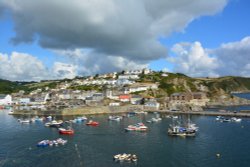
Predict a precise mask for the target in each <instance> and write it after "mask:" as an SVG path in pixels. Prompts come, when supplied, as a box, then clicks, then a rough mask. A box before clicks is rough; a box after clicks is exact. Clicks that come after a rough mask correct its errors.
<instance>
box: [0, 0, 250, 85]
mask: <svg viewBox="0 0 250 167" xmlns="http://www.w3.org/2000/svg"><path fill="white" fill-rule="evenodd" d="M23 2H25V3H27V4H29V7H32V9H35V8H36V7H39V8H40V7H41V9H45V11H46V9H48V16H47V17H45V16H44V17H43V16H41V14H40V15H39V10H38V11H36V10H32V9H31V8H28V7H27V6H25V5H23V4H25V3H22V2H21V1H20V0H18V1H16V2H15V3H16V4H15V5H16V6H18V7H20V9H23V10H16V8H14V7H13V6H14V5H12V4H11V3H8V1H5V0H4V1H3V2H2V4H1V3H0V12H1V6H2V8H3V9H5V10H4V11H3V13H4V14H3V15H2V16H1V19H0V26H1V31H0V36H1V38H0V55H4V54H5V55H8V56H7V57H8V60H4V59H3V58H2V59H1V57H0V65H1V63H2V64H5V66H6V67H5V68H3V67H2V68H0V70H1V71H2V72H3V73H4V74H1V75H0V78H4V79H10V80H36V79H38V80H39V79H53V78H65V77H68V78H72V77H74V76H76V75H90V74H95V73H104V72H112V71H116V70H118V71H119V70H122V69H123V68H125V69H132V68H143V67H149V68H151V69H153V70H162V69H164V70H167V71H170V72H182V73H185V74H187V75H190V76H194V77H200V76H206V75H208V76H211V77H217V76H223V75H240V76H248V74H247V71H248V69H250V62H249V57H250V53H249V49H248V47H247V46H248V44H249V41H250V39H249V38H248V37H249V35H250V32H249V31H250V23H249V21H248V18H250V12H249V7H250V1H247V0H229V1H226V0H218V1H216V0H211V2H206V1H203V2H201V3H200V4H198V6H196V4H195V3H193V2H192V4H191V2H190V4H189V5H190V6H191V7H189V8H187V9H186V7H185V6H187V3H186V4H183V6H182V4H181V3H182V1H179V4H178V5H180V7H182V8H184V9H183V10H184V11H185V12H186V13H185V12H184V14H187V15H188V14H190V16H189V17H184V16H183V15H182V14H181V12H182V11H178V8H176V4H175V5H173V6H171V5H172V2H171V1H169V2H166V8H163V7H164V6H163V5H161V6H163V7H162V9H161V8H160V7H161V6H157V5H158V4H157V3H158V2H155V1H152V4H153V5H152V4H151V5H150V6H149V7H148V8H147V5H148V4H147V3H146V2H145V3H144V2H143V3H136V4H134V6H135V7H134V8H135V9H130V8H131V7H130V6H129V4H127V3H126V2H121V3H120V2H119V3H118V2H117V3H116V2H114V4H112V5H113V6H115V7H114V11H116V10H115V9H116V7H117V9H119V10H120V9H121V7H122V9H123V8H124V10H126V8H127V9H129V10H132V11H131V12H130V13H129V12H127V13H126V12H122V13H121V14H120V13H119V14H117V16H115V17H114V15H115V14H116V13H115V12H114V13H110V11H108V10H105V9H104V8H105V7H107V6H105V5H107V4H105V2H104V1H103V2H102V1H100V4H99V8H100V11H95V10H96V9H95V8H94V9H93V10H92V8H91V7H92V5H93V4H91V2H89V3H90V4H88V5H89V6H84V5H83V6H82V8H81V10H79V11H78V12H82V11H85V12H84V13H83V14H86V20H84V19H82V18H84V17H78V16H76V14H75V10H74V7H77V3H79V4H80V2H81V1H78V0H74V2H75V4H74V3H72V4H70V5H67V4H66V3H65V6H66V5H67V7H66V8H68V11H67V12H66V15H65V16H64V18H65V20H66V21H65V20H64V18H63V17H60V16H55V15H56V14H57V13H53V12H54V11H49V9H50V8H48V7H49V6H50V7H51V4H50V1H43V2H42V1H40V2H39V3H40V4H39V3H37V4H38V6H36V5H37V4H35V3H34V2H32V1H31V0H24V1H23ZM37 2H38V1H37ZM13 3H14V2H13ZM53 5H56V4H53ZM63 5H64V3H60V2H59V1H58V4H57V5H56V6H54V10H55V9H56V10H58V13H60V12H62V13H61V14H62V15H63V14H64V11H63V10H62V9H66V8H65V7H63ZM74 5H76V6H74ZM121 5H123V6H121ZM154 5H155V6H156V7H158V10H159V11H160V10H162V12H161V13H160V12H159V13H158V12H157V11H155V10H154V8H153V7H154ZM192 5H193V6H192ZM61 6H62V8H60V7H61ZM78 6H79V5H78ZM142 6H146V7H145V9H147V12H148V13H146V14H145V12H141V9H142ZM151 6H153V7H152V9H151ZM43 7H44V8H43ZM57 7H58V8H57ZM171 7H172V8H171ZM192 7H193V10H191V11H190V8H191V9H192ZM51 8H52V7H51ZM196 8H200V10H197V11H195V10H196ZM168 10H170V11H175V12H177V13H178V12H179V13H180V14H176V16H175V15H174V16H173V17H174V18H173V20H171V19H170V20H169V19H166V20H164V19H165V18H168V17H172V15H171V14H172V13H171V12H167V11H168ZM41 11H42V10H41ZM117 11H118V10H117ZM193 11H195V12H193ZM203 11H204V12H203ZM32 12H34V13H32ZM88 12H89V13H88ZM50 13H52V14H53V15H52V16H53V17H58V19H56V21H57V20H58V23H54V22H55V20H54V22H51V20H50V16H49V14H50ZM67 13H69V14H67ZM71 14H72V15H71ZM144 14H145V16H144ZM31 15H32V17H31ZM33 15H34V16H33ZM58 15H59V14H58ZM130 15H131V16H132V17H131V16H130ZM71 16H72V17H71ZM146 16H147V17H146ZM148 16H150V18H151V20H150V21H149V19H148ZM167 16H168V17H167ZM67 17H69V18H68V19H69V20H67ZM74 17H75V18H76V20H77V19H79V20H77V21H76V22H74V21H72V20H74ZM88 17H89V18H88ZM183 17H184V18H183ZM23 18H25V19H23ZM117 18H118V19H117ZM127 18H129V19H127ZM158 18H160V19H159V20H157V19H158ZM178 18H180V22H178V21H174V19H177V20H178ZM71 19H72V20H71ZM39 20H41V21H39ZM138 20H141V23H138ZM144 20H145V22H144ZM191 20H192V21H191ZM110 21H112V22H111V23H109V22H110ZM120 21H121V22H120ZM166 23H168V24H169V25H170V26H168V25H167V24H166ZM50 24H51V27H50ZM120 24H121V25H122V24H124V26H123V27H120V26H119V25H120ZM131 25H133V26H131ZM78 26H79V27H81V29H80V30H79V28H78ZM147 26H148V27H149V28H148V27H147ZM100 27H101V28H100ZM102 27H103V29H102ZM145 27H146V28H145ZM151 27H153V30H152V29H150V28H151ZM169 27H170V28H169ZM137 28H138V30H137ZM142 29H145V30H142ZM176 29H177V30H176ZM90 30H93V32H92V31H91V32H90ZM29 31H30V32H29ZM59 31H62V32H59ZM78 31H79V32H78ZM143 31H145V32H143ZM65 32H66V33H65ZM120 32H121V34H119V33H120ZM123 32H126V33H125V34H124V33H123ZM67 33H68V34H67ZM23 34H24V35H26V34H27V36H29V35H30V37H31V38H34V40H31V41H27V39H26V36H24V35H23ZM107 34H108V35H107ZM113 34H114V35H113ZM148 34H153V35H148ZM82 36H83V37H82ZM159 36H160V38H159ZM78 37H79V39H77V38H78ZM13 38H14V40H15V41H16V44H13V42H11V41H12V39H13ZM155 39H157V40H155ZM137 40H138V42H137ZM51 41H52V42H51ZM128 41H130V42H128ZM134 41H135V42H134ZM140 41H147V42H140ZM131 43H133V44H132V45H131ZM116 44H117V46H116ZM222 44H224V45H223V46H222ZM249 46H250V45H249ZM249 48H250V47H249ZM165 49H166V50H167V52H166V51H165ZM86 50H87V51H86ZM13 52H15V53H16V54H15V55H16V57H17V58H16V59H15V61H17V62H12V61H14V59H13V60H11V57H12V56H13ZM230 53H233V54H230ZM242 53H244V54H242ZM23 54H25V55H26V56H24V55H23ZM167 55H168V56H167ZM5 59H6V58H5ZM24 59H25V60H24ZM234 59H237V61H233V60H234ZM238 59H244V60H245V61H244V62H243V61H239V60H238ZM229 60H232V61H231V62H230V61H229ZM1 61H2V62H1ZM31 62H32V63H31ZM6 64H8V66H7V65H6ZM34 64H36V65H34ZM198 64H200V65H198ZM227 64H230V65H231V66H232V67H234V69H232V70H229V71H228V70H226V65H227ZM14 66H15V67H14ZM19 66H20V67H19ZM34 66H37V67H39V68H36V67H34ZM24 67H25V68H24ZM29 67H30V70H29ZM5 69H11V70H12V71H13V72H10V74H8V71H7V72H5ZM15 70H19V71H15ZM27 71H28V72H27ZM30 71H33V73H32V72H30ZM239 71H241V72H239ZM27 73H28V74H27ZM38 75H40V76H39V77H38V78H37V76H38Z"/></svg>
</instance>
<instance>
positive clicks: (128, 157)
mask: <svg viewBox="0 0 250 167" xmlns="http://www.w3.org/2000/svg"><path fill="white" fill-rule="evenodd" d="M113 159H114V160H115V161H118V162H123V161H126V162H137V160H138V157H137V156H136V155H135V154H126V153H123V154H117V155H114V156H113Z"/></svg>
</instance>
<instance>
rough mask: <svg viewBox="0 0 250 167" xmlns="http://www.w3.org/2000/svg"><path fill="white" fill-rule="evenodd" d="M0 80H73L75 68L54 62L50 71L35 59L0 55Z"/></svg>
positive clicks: (25, 56) (20, 54)
mask: <svg viewBox="0 0 250 167" xmlns="http://www.w3.org/2000/svg"><path fill="white" fill-rule="evenodd" d="M0 71H1V73H0V78H2V79H7V80H12V81H17V80H18V81H39V80H43V79H62V78H73V77H75V76H76V67H75V66H73V65H70V64H65V63H60V62H55V63H54V65H53V67H52V68H51V69H48V68H46V67H45V65H44V64H43V63H42V62H41V61H40V60H39V59H38V58H36V57H34V56H32V55H30V54H26V53H18V52H12V53H11V54H10V55H7V54H2V53H0Z"/></svg>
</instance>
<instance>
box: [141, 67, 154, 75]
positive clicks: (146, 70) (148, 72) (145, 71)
mask: <svg viewBox="0 0 250 167" xmlns="http://www.w3.org/2000/svg"><path fill="white" fill-rule="evenodd" d="M151 72H152V70H151V69H148V68H144V69H143V73H144V74H146V75H147V74H150V73H151Z"/></svg>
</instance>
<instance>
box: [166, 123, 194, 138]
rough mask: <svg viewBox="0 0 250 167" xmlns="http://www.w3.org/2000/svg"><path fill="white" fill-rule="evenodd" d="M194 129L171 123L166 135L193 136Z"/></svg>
mask: <svg viewBox="0 0 250 167" xmlns="http://www.w3.org/2000/svg"><path fill="white" fill-rule="evenodd" d="M195 132H196V131H195V130H193V129H188V128H185V127H181V126H178V125H177V126H173V125H171V126H170V127H169V128H168V135H170V136H184V137H185V136H195Z"/></svg>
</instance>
